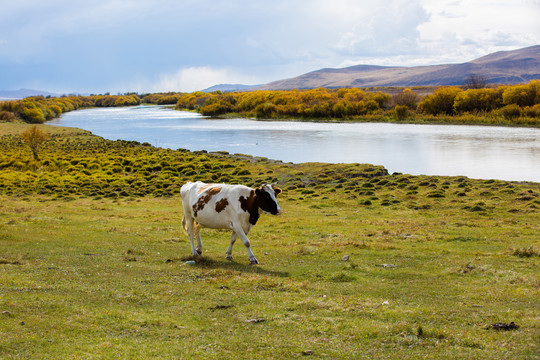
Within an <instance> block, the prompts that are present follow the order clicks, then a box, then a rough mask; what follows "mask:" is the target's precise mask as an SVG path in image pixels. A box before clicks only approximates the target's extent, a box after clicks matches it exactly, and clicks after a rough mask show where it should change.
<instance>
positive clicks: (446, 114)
mask: <svg viewBox="0 0 540 360" xmlns="http://www.w3.org/2000/svg"><path fill="white" fill-rule="evenodd" d="M380 90H381V91H373V90H372V91H365V90H364V89H360V88H340V89H326V88H319V89H310V90H281V91H279V90H278V91H263V90H260V91H250V92H232V93H229V92H227V93H222V92H219V91H218V92H213V93H203V92H195V93H191V94H177V95H176V96H171V95H168V96H167V97H166V98H167V99H169V100H170V101H173V100H174V99H177V102H176V107H177V109H180V110H183V109H190V110H197V111H198V112H200V113H201V114H203V115H206V116H222V115H225V116H229V115H232V116H241V117H252V118H258V119H287V120H293V119H294V120H298V119H305V120H308V121H347V122H367V121H369V122H398V123H399V122H403V123H413V124H426V123H429V124H467V125H497V126H527V127H540V104H539V103H538V99H540V97H539V96H540V81H531V82H530V83H528V84H523V85H514V86H498V87H486V88H481V89H462V88H459V87H439V88H435V89H434V91H433V93H431V94H427V95H423V96H422V95H420V94H419V93H417V92H416V91H414V90H411V89H408V88H402V89H400V91H399V92H396V91H395V89H394V92H393V93H392V94H389V93H387V92H384V89H380ZM162 98H165V97H164V96H163V97H160V96H159V95H154V96H153V97H152V98H149V101H153V102H155V103H159V101H160V99H162Z"/></svg>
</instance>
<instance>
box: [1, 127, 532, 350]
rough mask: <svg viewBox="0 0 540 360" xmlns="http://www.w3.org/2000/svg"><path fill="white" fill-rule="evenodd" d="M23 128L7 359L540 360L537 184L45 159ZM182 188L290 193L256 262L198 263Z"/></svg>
mask: <svg viewBox="0 0 540 360" xmlns="http://www.w3.org/2000/svg"><path fill="white" fill-rule="evenodd" d="M30 126H31V125H27V124H22V123H0V358H7V359H12V358H13V359H62V358H69V359H102V358H104V359H109V358H120V359H133V358H157V359H170V358H180V359H197V358H212V359H244V358H245V359H247V358H250V359H251V358H255V359H275V358H302V357H305V356H307V357H313V358H329V359H351V358H358V359H362V358H365V359H373V358H375V359H383V358H400V359H418V358H426V359H441V358H455V359H500V358H519V359H538V358H539V355H538V354H539V353H540V347H539V345H538V344H540V321H539V311H538V310H539V308H540V300H539V298H540V297H539V295H540V294H539V292H540V291H539V290H540V279H539V277H538V274H539V271H538V269H539V265H540V237H539V236H538V234H539V233H540V231H539V230H540V229H539V227H540V213H539V207H540V197H539V194H540V184H538V183H519V182H507V181H499V180H475V179H469V178H466V177H439V176H410V175H406V174H388V172H387V171H386V170H385V169H384V168H382V167H380V166H373V165H367V164H320V163H307V164H298V165H294V164H290V163H282V162H279V161H273V160H270V159H266V158H254V157H250V156H246V155H242V154H227V153H223V152H221V153H205V152H189V151H187V150H181V149H180V150H166V149H160V148H155V147H152V146H150V145H149V144H140V143H136V142H129V141H108V140H104V139H102V138H99V137H96V136H93V135H92V134H90V133H88V132H86V131H83V130H78V129H69V128H58V127H50V126H46V125H39V129H41V130H42V131H45V132H47V133H48V134H49V135H50V137H49V139H48V140H47V141H45V142H44V143H43V145H42V146H41V147H40V149H39V155H40V160H39V161H36V160H34V159H33V157H32V152H31V151H30V149H29V148H28V147H27V146H26V145H25V144H24V143H23V142H22V140H21V138H20V136H19V135H20V134H21V133H23V132H24V131H26V130H27V129H28V128H29V127H30ZM189 180H191V181H193V180H202V181H207V182H227V183H242V184H247V185H257V184H260V183H261V182H277V184H278V186H279V187H281V188H282V189H283V193H282V194H280V196H279V197H278V200H279V203H280V206H281V208H282V209H283V212H284V213H283V215H281V216H271V215H263V216H262V217H261V219H260V220H259V222H258V224H257V226H256V227H254V228H253V230H252V231H251V233H250V234H249V237H250V240H251V244H252V250H253V252H254V253H255V255H256V256H257V258H258V260H259V262H260V265H257V266H252V265H249V260H248V258H247V254H246V251H245V249H244V248H243V246H242V244H241V243H237V244H236V245H235V247H234V250H233V255H234V257H235V260H234V261H232V262H231V261H227V260H226V259H225V250H226V248H227V245H228V241H229V237H230V234H229V232H227V231H218V230H208V229H205V230H203V232H202V237H203V243H204V246H205V252H204V253H203V256H202V258H197V259H193V258H192V257H191V256H190V245H189V241H188V239H187V236H186V235H185V234H183V232H182V229H181V219H182V207H181V200H180V196H179V189H180V186H181V185H182V184H183V183H184V182H185V181H189ZM192 260H195V262H196V263H195V264H194V265H193V264H191V263H190V262H188V261H192ZM512 322H513V323H514V324H515V325H516V326H510V325H509V324H511V323H512ZM497 324H499V325H497ZM504 324H506V325H509V326H504ZM501 327H502V328H503V329H500V328H501Z"/></svg>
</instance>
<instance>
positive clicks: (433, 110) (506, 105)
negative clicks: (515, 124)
mask: <svg viewBox="0 0 540 360" xmlns="http://www.w3.org/2000/svg"><path fill="white" fill-rule="evenodd" d="M418 109H419V111H420V112H422V113H426V114H431V115H439V114H446V115H461V114H482V113H484V114H486V113H491V114H492V115H494V116H502V117H503V118H505V119H507V120H512V119H516V118H519V117H520V116H525V117H540V80H533V81H531V82H529V83H528V84H522V85H513V86H506V85H504V86H499V87H497V88H481V89H468V90H462V89H460V88H457V87H443V88H439V89H437V90H435V91H434V92H433V94H431V95H428V96H426V97H424V98H423V99H422V101H420V103H419V105H418Z"/></svg>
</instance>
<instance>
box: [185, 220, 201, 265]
mask: <svg viewBox="0 0 540 360" xmlns="http://www.w3.org/2000/svg"><path fill="white" fill-rule="evenodd" d="M184 219H185V221H186V231H187V233H188V236H189V241H190V242H191V255H193V256H198V255H199V253H198V252H197V250H195V244H194V242H193V237H194V231H195V221H194V220H193V218H192V217H188V216H185V217H184Z"/></svg>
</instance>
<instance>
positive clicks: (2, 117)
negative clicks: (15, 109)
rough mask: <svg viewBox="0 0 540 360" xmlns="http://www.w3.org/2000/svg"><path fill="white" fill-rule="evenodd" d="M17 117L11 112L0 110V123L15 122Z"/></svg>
mask: <svg viewBox="0 0 540 360" xmlns="http://www.w3.org/2000/svg"><path fill="white" fill-rule="evenodd" d="M15 120H17V117H16V116H15V115H14V114H13V113H12V112H10V111H6V110H0V121H7V122H13V121H15Z"/></svg>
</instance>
